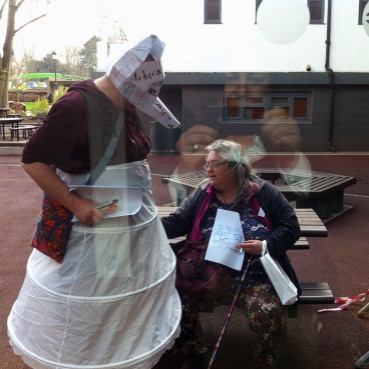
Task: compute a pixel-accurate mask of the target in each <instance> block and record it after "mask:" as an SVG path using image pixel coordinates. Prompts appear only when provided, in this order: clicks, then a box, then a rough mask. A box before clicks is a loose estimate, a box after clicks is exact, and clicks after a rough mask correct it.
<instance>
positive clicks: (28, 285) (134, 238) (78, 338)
mask: <svg viewBox="0 0 369 369" xmlns="http://www.w3.org/2000/svg"><path fill="white" fill-rule="evenodd" d="M60 175H61V177H62V178H63V180H64V181H65V182H66V183H68V184H79V183H83V180H84V178H83V176H68V175H65V174H60ZM100 178H101V179H99V184H104V185H107V184H114V185H116V184H117V183H119V185H123V186H137V187H139V188H140V189H141V192H142V206H141V208H140V210H139V212H138V213H136V214H134V215H132V216H125V217H116V218H114V217H113V218H109V219H104V220H103V221H102V222H101V223H100V224H99V225H98V226H97V227H85V226H83V225H81V224H79V223H76V224H75V225H74V226H73V227H72V232H71V236H70V239H69V241H68V246H67V252H66V255H65V258H64V262H63V264H58V263H56V262H55V261H53V260H52V259H50V258H48V257H47V256H45V255H43V254H42V253H40V252H38V251H37V250H34V251H33V252H32V254H31V256H30V258H29V261H28V265H27V273H26V277H25V280H24V284H23V286H22V289H21V291H20V293H19V296H18V299H17V300H16V302H15V303H14V306H13V308H12V311H11V313H10V315H9V318H8V332H9V337H10V343H11V345H12V346H13V348H14V351H15V353H17V354H19V355H21V356H22V358H23V360H24V361H25V362H26V363H27V364H28V365H29V366H31V367H32V368H35V369H69V368H73V369H74V368H81V369H82V368H85V369H87V368H88V369H97V368H100V369H102V368H104V369H108V368H114V369H125V368H127V369H128V368H129V369H134V368H137V369H145V368H147V369H148V368H152V367H153V366H154V365H155V363H156V362H157V361H158V360H159V359H160V357H161V355H162V354H163V353H164V352H165V351H166V350H167V349H168V348H170V347H171V346H172V344H173V342H174V339H175V338H176V337H177V336H178V334H179V322H180V317H181V306H180V300H179V297H178V294H177V292H176V290H175V288H174V282H175V264H176V261H175V256H174V254H173V252H172V250H171V249H170V246H169V244H168V241H167V238H166V235H165V232H164V230H163V228H162V225H161V222H160V219H159V218H158V216H157V211H156V207H155V204H154V201H153V198H152V194H151V179H150V172H149V168H148V165H147V163H146V161H142V162H136V163H130V164H124V165H119V166H115V167H109V168H107V169H106V170H105V172H104V173H103V174H102V175H101V177H100ZM96 185H98V183H96ZM97 200H98V199H97Z"/></svg>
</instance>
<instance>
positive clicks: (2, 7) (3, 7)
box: [0, 0, 8, 19]
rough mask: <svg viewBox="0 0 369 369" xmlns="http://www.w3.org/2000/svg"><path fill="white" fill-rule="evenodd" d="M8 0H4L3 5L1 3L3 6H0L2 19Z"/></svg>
mask: <svg viewBox="0 0 369 369" xmlns="http://www.w3.org/2000/svg"><path fill="white" fill-rule="evenodd" d="M7 2H8V0H4V2H3V5H1V8H0V19H1V18H2V16H3V13H4V9H5V6H6V3H7Z"/></svg>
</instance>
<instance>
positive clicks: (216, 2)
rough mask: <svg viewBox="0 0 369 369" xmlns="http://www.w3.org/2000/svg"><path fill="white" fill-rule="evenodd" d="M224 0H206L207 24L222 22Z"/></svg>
mask: <svg viewBox="0 0 369 369" xmlns="http://www.w3.org/2000/svg"><path fill="white" fill-rule="evenodd" d="M221 15H222V0H205V21H204V23H207V24H209V23H210V24H214V23H216V24H217V23H221V21H222V17H221Z"/></svg>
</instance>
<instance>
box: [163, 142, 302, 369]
mask: <svg viewBox="0 0 369 369" xmlns="http://www.w3.org/2000/svg"><path fill="white" fill-rule="evenodd" d="M205 152H206V156H205V160H206V161H205V166H204V168H205V169H206V170H207V174H208V178H207V180H206V181H205V183H203V184H202V185H200V188H198V189H197V190H196V191H194V192H193V193H192V194H191V195H190V196H189V197H188V198H187V199H185V200H184V201H183V202H182V204H181V205H180V207H179V208H178V209H177V210H176V212H174V213H172V214H170V215H169V216H167V217H164V218H162V222H163V225H164V228H165V231H166V233H167V236H168V238H170V239H171V238H175V237H179V236H183V235H187V234H191V237H192V239H191V241H197V240H199V239H202V238H205V239H208V238H210V236H211V233H212V229H213V225H214V221H215V217H216V212H217V210H218V209H226V210H232V211H237V212H238V213H239V214H240V217H241V223H242V228H243V232H244V238H245V241H244V243H242V244H239V245H238V246H237V247H238V248H239V249H241V250H243V251H244V252H245V260H244V265H243V268H242V269H241V271H234V276H233V279H232V282H231V288H230V291H229V298H231V297H232V296H233V295H234V294H235V290H236V288H237V286H238V285H239V283H240V278H241V274H242V270H243V269H244V268H245V266H246V264H247V263H248V261H249V259H250V258H251V259H252V260H251V263H250V266H249V269H248V272H247V274H246V278H245V280H244V282H243V283H242V288H241V291H240V297H239V299H238V302H237V304H238V306H239V307H240V308H241V310H242V311H243V312H244V313H245V315H246V316H247V318H248V319H249V323H250V327H251V329H252V330H253V331H254V332H255V333H256V334H258V335H259V344H258V346H257V348H256V350H255V367H256V368H264V367H265V368H267V367H268V368H269V367H275V366H276V365H277V359H278V358H277V343H278V339H279V336H280V335H281V334H282V332H283V331H284V329H285V315H286V312H285V307H284V306H283V305H282V303H281V301H280V299H279V297H278V295H277V293H276V292H275V290H274V288H273V286H272V284H271V281H270V280H269V278H268V276H267V275H266V273H265V271H264V269H263V267H262V265H261V263H260V259H259V256H260V255H261V254H262V250H263V247H265V246H263V241H266V245H267V246H266V247H267V248H268V251H269V252H270V254H271V256H272V257H274V258H277V259H278V260H279V261H280V262H281V264H282V266H283V268H284V269H285V271H286V272H287V274H288V275H289V277H290V278H291V280H292V282H294V284H295V285H296V287H298V289H299V292H300V286H299V282H298V279H297V276H296V274H295V272H294V270H293V267H292V265H291V264H290V261H289V258H288V257H287V254H286V250H287V249H288V248H290V247H291V246H292V245H293V244H294V243H295V242H296V240H298V238H299V237H300V228H299V224H298V220H297V218H296V215H295V212H294V209H293V208H292V207H291V205H290V204H289V203H288V201H287V200H286V199H285V197H284V196H283V195H282V194H281V193H280V192H279V191H278V190H277V189H276V188H275V187H274V186H273V185H272V184H270V183H269V182H266V181H263V180H261V179H259V178H258V177H256V176H255V175H254V174H253V171H252V168H251V167H250V165H249V164H248V163H247V159H246V157H245V156H244V153H243V149H242V147H241V145H239V144H237V143H235V142H233V141H227V140H217V141H215V142H214V143H212V144H210V145H209V146H207V147H206V148H205ZM204 204H206V205H204ZM195 219H196V221H195ZM181 300H182V306H183V308H182V309H183V311H182V314H183V315H182V321H181V326H182V332H181V336H180V337H179V338H178V340H177V341H176V344H175V346H174V348H173V352H174V353H182V354H187V355H188V358H187V360H186V362H185V364H184V365H183V366H182V368H181V369H199V368H201V367H202V362H203V359H204V353H205V352H206V351H207V347H206V339H205V337H204V335H203V333H202V330H201V325H200V321H199V315H198V310H199V307H200V304H201V302H202V301H201V299H198V298H195V297H193V296H191V294H181Z"/></svg>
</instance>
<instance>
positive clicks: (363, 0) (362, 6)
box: [358, 0, 369, 25]
mask: <svg viewBox="0 0 369 369" xmlns="http://www.w3.org/2000/svg"><path fill="white" fill-rule="evenodd" d="M368 2H369V0H359V19H358V24H359V25H363V13H364V9H365V7H366V4H368Z"/></svg>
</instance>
